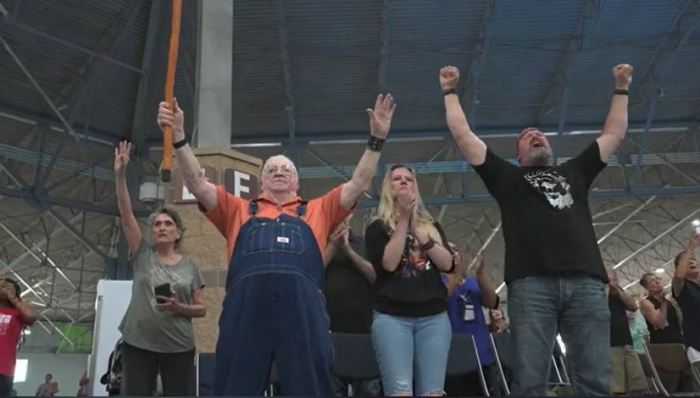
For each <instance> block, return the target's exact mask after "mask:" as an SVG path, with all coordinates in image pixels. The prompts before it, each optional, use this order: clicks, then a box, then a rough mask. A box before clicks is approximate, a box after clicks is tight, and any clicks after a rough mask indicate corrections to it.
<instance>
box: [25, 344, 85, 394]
mask: <svg viewBox="0 0 700 398" xmlns="http://www.w3.org/2000/svg"><path fill="white" fill-rule="evenodd" d="M17 359H27V360H29V363H28V364H27V380H26V381H25V382H24V383H15V385H14V388H15V390H17V395H18V396H34V393H35V392H36V389H37V387H39V384H41V383H43V382H44V376H46V374H47V373H51V374H52V375H53V381H56V382H58V389H59V393H58V395H60V396H75V394H76V392H78V380H79V379H80V376H82V375H83V372H85V371H86V370H87V367H88V356H87V355H86V354H33V353H21V352H20V353H18V354H17Z"/></svg>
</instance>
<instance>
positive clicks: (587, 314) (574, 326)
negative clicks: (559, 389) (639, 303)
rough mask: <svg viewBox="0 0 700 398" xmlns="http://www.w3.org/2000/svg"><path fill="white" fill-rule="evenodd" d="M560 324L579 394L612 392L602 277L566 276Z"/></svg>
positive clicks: (608, 332) (605, 299)
mask: <svg viewBox="0 0 700 398" xmlns="http://www.w3.org/2000/svg"><path fill="white" fill-rule="evenodd" d="M562 282H563V284H564V297H563V302H562V310H561V314H560V322H559V326H560V329H561V335H562V339H563V340H564V344H566V353H567V357H568V359H569V363H570V365H569V367H570V368H571V369H570V372H571V381H572V384H573V385H574V389H575V391H576V394H577V395H582V396H590V395H608V394H610V311H609V309H608V299H607V297H606V295H605V285H604V284H603V282H602V281H600V280H597V279H594V278H591V277H576V278H563V279H562Z"/></svg>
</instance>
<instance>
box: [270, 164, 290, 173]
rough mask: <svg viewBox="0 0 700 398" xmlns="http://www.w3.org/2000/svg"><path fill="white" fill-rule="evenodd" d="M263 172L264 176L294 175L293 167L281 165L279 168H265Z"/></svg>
mask: <svg viewBox="0 0 700 398" xmlns="http://www.w3.org/2000/svg"><path fill="white" fill-rule="evenodd" d="M264 172H265V174H277V173H281V174H294V172H295V170H294V167H292V166H290V165H287V164H283V165H281V166H267V167H265V170H264Z"/></svg>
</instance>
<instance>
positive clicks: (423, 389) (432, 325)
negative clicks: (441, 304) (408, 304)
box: [414, 311, 452, 396]
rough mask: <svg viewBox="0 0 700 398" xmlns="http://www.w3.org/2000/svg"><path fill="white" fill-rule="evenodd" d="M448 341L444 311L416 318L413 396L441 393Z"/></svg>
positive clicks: (450, 330)
mask: <svg viewBox="0 0 700 398" xmlns="http://www.w3.org/2000/svg"><path fill="white" fill-rule="evenodd" d="M451 340H452V328H451V326H450V318H449V317H448V316H447V312H446V311H445V312H441V313H439V314H436V315H432V316H426V317H421V318H417V321H416V326H415V331H414V347H415V352H416V354H415V358H416V359H415V370H416V375H415V385H416V388H415V393H416V394H417V395H422V396H425V395H429V394H430V395H434V393H435V392H439V393H442V392H443V390H444V388H445V373H446V371H447V356H448V354H449V352H450V341H451Z"/></svg>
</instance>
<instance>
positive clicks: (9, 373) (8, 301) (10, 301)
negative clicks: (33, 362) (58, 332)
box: [0, 278, 36, 397]
mask: <svg viewBox="0 0 700 398" xmlns="http://www.w3.org/2000/svg"><path fill="white" fill-rule="evenodd" d="M21 294H22V292H21V290H20V287H19V285H18V284H17V282H15V281H14V280H13V279H10V278H1V279H0V397H6V396H9V395H10V391H11V390H12V383H13V378H14V375H15V362H16V361H17V345H18V344H19V340H20V337H21V335H22V330H23V329H24V328H25V327H27V326H29V325H31V324H33V323H34V321H36V315H35V314H34V311H33V310H32V307H30V306H29V304H27V303H25V302H24V301H22V298H21Z"/></svg>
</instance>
